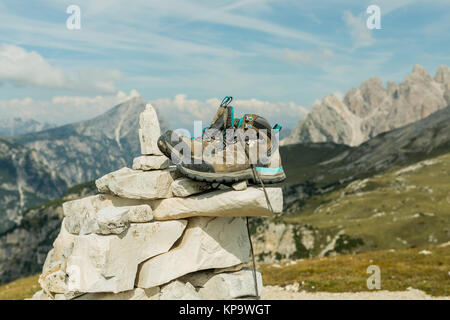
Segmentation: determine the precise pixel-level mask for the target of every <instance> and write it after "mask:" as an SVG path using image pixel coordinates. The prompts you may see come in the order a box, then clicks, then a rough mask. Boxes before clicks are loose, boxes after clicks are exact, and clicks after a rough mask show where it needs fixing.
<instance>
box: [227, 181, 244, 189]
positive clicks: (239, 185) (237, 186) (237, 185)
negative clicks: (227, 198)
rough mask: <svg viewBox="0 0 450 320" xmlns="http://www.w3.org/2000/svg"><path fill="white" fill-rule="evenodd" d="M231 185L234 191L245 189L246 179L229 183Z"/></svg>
mask: <svg viewBox="0 0 450 320" xmlns="http://www.w3.org/2000/svg"><path fill="white" fill-rule="evenodd" d="M231 187H232V188H233V189H234V190H236V191H242V190H245V189H247V181H246V180H244V181H239V182H236V183H233V184H232V185H231Z"/></svg>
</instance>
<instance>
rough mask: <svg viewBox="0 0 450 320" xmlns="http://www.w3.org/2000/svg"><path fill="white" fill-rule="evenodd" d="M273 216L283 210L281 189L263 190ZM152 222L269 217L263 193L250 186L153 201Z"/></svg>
mask: <svg viewBox="0 0 450 320" xmlns="http://www.w3.org/2000/svg"><path fill="white" fill-rule="evenodd" d="M266 190H267V194H268V196H269V199H270V203H271V204H272V208H273V210H274V213H275V214H278V213H280V212H281V211H282V210H283V193H282V190H281V188H266ZM152 208H153V216H154V218H155V219H156V220H170V219H181V218H187V217H195V216H216V217H239V216H241V217H242V216H271V215H272V213H271V211H270V210H269V209H268V207H267V203H266V198H265V196H264V191H263V190H262V189H261V188H256V187H250V188H247V189H246V190H243V191H234V190H230V191H227V190H217V191H212V192H208V193H203V194H200V195H193V196H190V197H187V198H170V199H164V200H157V201H155V202H154V204H153V206H152Z"/></svg>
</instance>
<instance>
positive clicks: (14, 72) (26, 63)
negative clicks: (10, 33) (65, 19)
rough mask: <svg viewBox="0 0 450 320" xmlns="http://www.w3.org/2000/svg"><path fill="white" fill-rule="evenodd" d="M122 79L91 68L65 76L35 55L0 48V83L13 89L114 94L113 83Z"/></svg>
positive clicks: (15, 48) (11, 47)
mask: <svg viewBox="0 0 450 320" xmlns="http://www.w3.org/2000/svg"><path fill="white" fill-rule="evenodd" d="M122 78H123V75H122V73H121V72H120V71H118V70H102V69H99V68H94V69H91V70H81V71H79V72H77V73H72V74H71V73H68V72H67V71H65V70H63V69H62V68H59V67H55V66H52V65H50V64H49V63H48V62H47V61H46V60H45V59H44V58H43V57H42V56H41V55H40V54H39V53H37V52H36V51H27V50H25V49H24V48H21V47H18V46H15V45H10V44H5V43H4V44H2V45H0V83H9V84H11V85H13V86H17V87H23V86H35V87H41V88H53V89H68V90H74V91H79V92H96V93H116V92H117V91H118V89H117V88H116V86H115V82H116V81H118V80H121V79H122Z"/></svg>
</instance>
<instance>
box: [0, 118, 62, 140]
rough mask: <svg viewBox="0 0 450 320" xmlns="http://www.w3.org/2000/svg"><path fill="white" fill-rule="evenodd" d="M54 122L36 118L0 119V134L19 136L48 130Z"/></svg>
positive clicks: (52, 126)
mask: <svg viewBox="0 0 450 320" xmlns="http://www.w3.org/2000/svg"><path fill="white" fill-rule="evenodd" d="M54 127H56V125H54V124H50V123H41V122H38V121H36V120H34V119H24V118H12V119H3V120H0V136H18V135H22V134H26V133H31V132H37V131H42V130H47V129H51V128H54Z"/></svg>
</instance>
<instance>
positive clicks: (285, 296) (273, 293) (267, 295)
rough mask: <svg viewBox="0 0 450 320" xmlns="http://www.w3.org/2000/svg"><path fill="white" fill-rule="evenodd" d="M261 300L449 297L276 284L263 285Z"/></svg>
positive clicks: (439, 298) (414, 291)
mask: <svg viewBox="0 0 450 320" xmlns="http://www.w3.org/2000/svg"><path fill="white" fill-rule="evenodd" d="M262 300H450V297H433V296H430V295H427V294H426V293H425V292H423V291H420V290H417V289H412V288H409V289H408V290H406V291H386V290H377V291H364V292H342V293H331V292H314V293H311V292H305V291H300V292H296V291H294V290H293V291H289V290H285V289H283V288H281V287H278V286H265V287H264V289H263V292H262Z"/></svg>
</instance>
